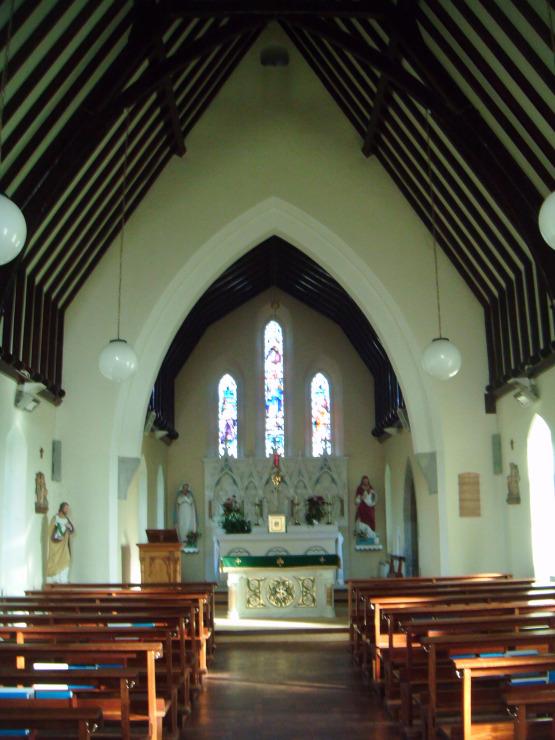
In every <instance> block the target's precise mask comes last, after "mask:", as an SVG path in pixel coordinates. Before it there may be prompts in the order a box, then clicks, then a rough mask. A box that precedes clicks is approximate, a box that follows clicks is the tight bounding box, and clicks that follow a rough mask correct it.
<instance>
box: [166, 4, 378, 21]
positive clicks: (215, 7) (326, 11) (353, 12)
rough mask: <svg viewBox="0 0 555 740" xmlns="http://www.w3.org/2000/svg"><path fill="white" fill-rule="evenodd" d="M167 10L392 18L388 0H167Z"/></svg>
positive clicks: (197, 14) (178, 13)
mask: <svg viewBox="0 0 555 740" xmlns="http://www.w3.org/2000/svg"><path fill="white" fill-rule="evenodd" d="M163 10H164V12H165V13H168V14H170V15H173V16H179V17H187V16H188V17H191V16H192V17H195V18H203V17H208V16H210V17H212V16H214V17H223V18H232V17H234V16H237V15H246V14H248V15H259V16H262V17H265V18H274V17H276V16H278V15H287V16H298V15H305V14H308V13H310V14H313V15H315V16H320V17H326V16H334V17H342V16H349V17H363V18H389V17H390V16H391V10H392V7H391V4H390V3H389V2H388V0H341V2H337V0H268V1H265V0H243V2H240V3H238V2H237V0H187V2H183V0H165V2H164V3H163Z"/></svg>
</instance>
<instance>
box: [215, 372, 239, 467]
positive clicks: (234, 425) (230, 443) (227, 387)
mask: <svg viewBox="0 0 555 740" xmlns="http://www.w3.org/2000/svg"><path fill="white" fill-rule="evenodd" d="M237 409H238V394H237V382H236V380H235V378H234V377H233V376H232V375H230V374H229V373H226V374H225V375H223V376H222V377H221V378H220V382H219V383H218V454H219V455H220V456H223V455H225V454H226V453H227V454H228V455H229V457H237V438H238V431H239V426H238V420H237V413H238V411H237Z"/></svg>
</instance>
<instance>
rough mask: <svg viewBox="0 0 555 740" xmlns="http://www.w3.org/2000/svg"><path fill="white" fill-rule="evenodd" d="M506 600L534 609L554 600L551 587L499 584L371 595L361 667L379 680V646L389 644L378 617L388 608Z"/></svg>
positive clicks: (413, 607) (380, 619)
mask: <svg viewBox="0 0 555 740" xmlns="http://www.w3.org/2000/svg"><path fill="white" fill-rule="evenodd" d="M510 599H512V600H513V601H516V600H517V599H518V600H519V601H520V603H522V602H530V604H533V603H535V604H537V607H536V608H539V607H541V606H542V604H546V605H549V604H550V603H551V600H553V599H555V589H553V588H551V587H540V588H535V589H524V590H522V589H509V590H505V589H504V588H503V587H502V586H497V585H490V586H488V587H486V588H484V587H482V586H481V585H477V586H476V587H475V588H469V587H468V586H466V587H465V586H463V587H462V588H461V589H460V590H450V591H449V592H440V593H437V592H433V591H432V592H431V593H428V594H419V595H408V596H405V595H396V596H374V597H372V598H369V599H368V607H367V618H366V620H365V622H364V631H363V632H362V633H361V638H360V640H361V645H360V648H359V649H360V650H361V652H362V660H361V663H362V665H363V668H364V667H365V666H366V665H368V663H369V662H370V664H371V669H372V679H373V680H374V681H380V680H381V669H380V661H379V653H380V649H381V648H383V647H388V646H389V639H388V636H387V635H386V634H384V633H382V616H383V613H384V612H387V611H388V610H400V611H403V610H408V609H414V610H416V609H417V607H418V606H421V607H422V609H423V610H424V613H426V612H427V611H429V609H430V607H431V606H437V607H440V606H442V605H443V606H444V607H445V608H446V609H449V608H450V607H455V606H461V607H464V606H467V607H468V611H470V610H471V607H472V605H473V604H481V603H492V604H496V603H501V602H503V603H508V601H509V600H510ZM524 608H525V607H524ZM529 610H530V609H529ZM384 621H385V620H384ZM397 642H398V645H399V646H400V647H402V646H403V638H402V636H401V637H400V638H399V640H398V641H397Z"/></svg>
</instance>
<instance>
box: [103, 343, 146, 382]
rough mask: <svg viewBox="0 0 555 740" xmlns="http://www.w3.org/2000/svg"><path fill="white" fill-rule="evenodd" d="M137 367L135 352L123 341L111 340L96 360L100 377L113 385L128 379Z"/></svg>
mask: <svg viewBox="0 0 555 740" xmlns="http://www.w3.org/2000/svg"><path fill="white" fill-rule="evenodd" d="M137 365H138V360H137V355H136V354H135V350H134V349H133V347H132V346H131V345H130V344H129V343H128V342H126V341H125V339H111V340H110V342H109V343H108V344H107V345H106V346H105V347H104V349H103V350H102V352H101V353H100V356H99V358H98V367H99V369H100V372H101V373H102V375H104V377H105V378H108V380H113V381H114V382H115V383H121V382H122V381H124V380H127V378H130V377H131V376H132V375H133V373H134V372H135V370H136V369H137Z"/></svg>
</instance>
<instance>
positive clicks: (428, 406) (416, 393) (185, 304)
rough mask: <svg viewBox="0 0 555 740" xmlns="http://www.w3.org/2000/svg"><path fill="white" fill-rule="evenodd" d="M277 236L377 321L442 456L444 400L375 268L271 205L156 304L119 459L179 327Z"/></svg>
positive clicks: (416, 428)
mask: <svg viewBox="0 0 555 740" xmlns="http://www.w3.org/2000/svg"><path fill="white" fill-rule="evenodd" d="M272 232H277V233H280V234H281V235H282V238H283V237H285V238H287V240H288V242H289V243H290V244H293V245H295V247H296V248H297V249H300V251H301V252H303V253H305V254H307V255H308V256H309V257H313V258H314V259H315V260H317V261H318V264H320V265H322V266H323V267H325V268H326V269H327V270H328V271H329V272H330V273H331V274H332V275H333V276H334V278H335V279H336V280H337V281H338V283H339V284H340V285H343V286H344V287H345V288H346V289H347V290H348V292H349V295H350V296H351V297H352V299H353V300H354V301H355V303H356V304H357V305H358V306H359V307H360V309H361V311H362V312H363V314H365V315H366V316H367V317H368V318H370V319H371V321H372V326H373V327H374V328H375V330H376V332H377V334H378V335H379V336H380V338H381V339H382V343H383V346H384V349H385V350H386V351H387V352H388V356H389V357H390V358H391V361H392V364H393V366H394V368H395V370H396V373H397V375H398V377H399V380H400V382H401V384H403V383H404V382H405V381H406V388H404V391H405V393H404V395H405V397H406V399H407V406H408V407H409V413H410V415H411V419H412V418H413V417H414V419H415V422H414V424H413V443H414V446H415V449H417V450H418V449H424V450H427V451H429V450H430V449H434V445H435V442H434V437H435V433H440V431H441V420H440V418H439V417H438V418H437V423H436V424H435V425H434V424H432V418H433V415H434V413H435V408H436V400H435V398H434V397H433V395H430V396H429V395H428V392H427V386H428V381H426V380H425V379H424V378H423V376H422V371H421V368H420V364H419V350H418V342H417V341H416V338H415V337H414V335H413V334H412V332H411V330H410V328H409V326H408V323H407V322H406V320H405V319H404V317H403V315H402V313H401V311H400V309H399V308H398V307H397V306H396V304H395V301H394V300H393V298H392V297H391V296H390V295H389V294H388V292H387V291H386V290H385V288H384V286H383V285H382V284H381V283H380V281H379V280H378V279H377V277H376V275H375V274H374V273H372V271H371V270H370V269H369V267H368V265H367V264H364V263H363V262H362V261H361V259H360V257H358V256H357V255H356V254H355V253H354V252H352V250H350V248H349V246H348V245H347V244H346V243H345V242H344V241H343V240H342V239H341V238H340V237H339V236H337V235H336V234H334V233H332V232H331V231H330V230H329V229H327V227H325V226H323V225H322V224H321V223H319V222H318V221H316V220H315V219H313V218H311V217H310V216H309V215H308V214H306V213H304V212H303V211H301V210H300V209H298V208H296V207H294V206H292V205H291V204H289V203H286V202H285V201H281V200H279V199H277V198H270V199H268V200H267V201H264V202H263V203H261V204H259V206H257V207H255V208H253V209H251V210H250V211H249V212H248V213H246V214H243V216H242V217H241V218H239V219H236V220H235V221H232V222H231V223H230V224H228V226H227V227H226V228H224V229H223V230H221V231H220V232H218V233H217V234H216V235H214V236H213V237H212V238H210V239H209V240H208V241H207V242H205V244H204V245H202V246H199V248H198V250H197V252H196V257H195V259H194V260H193V261H191V262H187V263H186V264H185V265H184V267H183V269H182V270H180V271H179V272H178V273H177V274H176V276H175V278H174V279H173V280H172V281H171V283H170V285H169V286H168V287H167V289H166V291H164V294H163V295H162V297H161V298H160V299H159V300H158V301H156V303H155V305H154V308H153V310H152V311H151V313H150V315H149V317H148V318H147V320H146V321H145V322H144V323H143V325H142V328H141V331H140V334H139V336H138V338H137V340H136V342H135V348H136V351H137V352H138V354H139V370H138V372H137V374H136V375H135V376H134V377H133V378H132V379H131V381H130V382H129V384H128V385H127V387H125V388H122V389H121V391H120V392H119V394H118V401H117V405H116V419H115V422H116V423H115V425H114V437H113V444H114V447H113V450H114V454H116V453H118V452H119V454H121V453H122V452H124V451H125V452H127V454H129V453H130V452H131V451H132V450H134V449H135V445H136V443H138V441H139V439H140V434H138V430H139V429H141V426H142V423H143V420H144V416H145V414H146V404H147V402H148V398H149V397H150V391H151V388H152V385H153V383H154V380H155V375H156V373H157V371H158V369H159V363H160V360H158V361H155V360H154V358H155V357H156V356H158V357H160V354H162V353H164V352H165V351H166V349H167V348H168V347H169V346H170V345H171V341H172V337H173V335H174V334H175V333H176V332H177V331H178V328H179V323H178V322H179V321H184V319H185V318H186V316H187V314H188V313H189V312H191V311H192V309H193V307H194V305H195V303H196V302H197V301H198V300H199V297H200V291H199V286H204V287H205V288H206V287H207V286H208V285H210V281H214V280H216V279H217V277H218V275H219V274H221V273H222V271H223V270H225V269H226V268H227V267H228V265H229V263H230V261H231V260H232V259H233V258H235V259H239V258H240V257H242V256H244V255H245V253H246V250H247V249H248V248H250V247H252V245H253V243H254V244H256V243H257V242H259V241H260V239H261V238H264V237H265V236H266V235H267V234H268V233H272ZM222 243H225V244H226V250H222V249H221V244H222ZM279 311H280V309H278V315H279ZM177 317H179V319H178V318H177ZM286 348H287V343H286ZM285 378H286V379H287V367H286V376H285ZM286 403H287V401H286ZM420 412H421V413H420ZM432 430H434V431H432ZM286 432H287V428H286ZM439 503H440V505H441V502H439Z"/></svg>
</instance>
